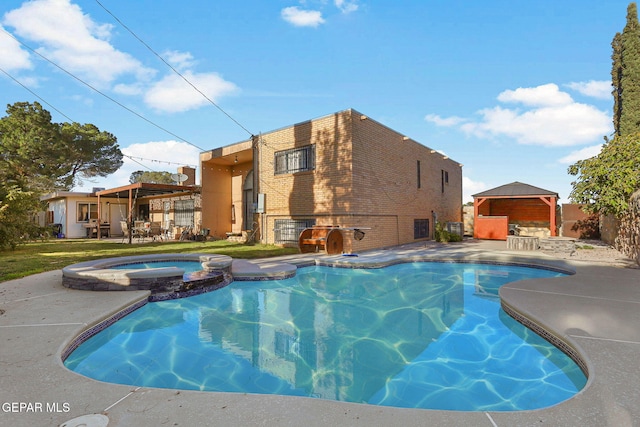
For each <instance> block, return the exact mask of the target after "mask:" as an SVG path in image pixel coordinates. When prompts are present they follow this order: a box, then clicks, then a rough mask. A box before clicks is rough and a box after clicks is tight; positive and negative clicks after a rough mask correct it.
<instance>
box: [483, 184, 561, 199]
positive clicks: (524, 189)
mask: <svg viewBox="0 0 640 427" xmlns="http://www.w3.org/2000/svg"><path fill="white" fill-rule="evenodd" d="M523 196H555V197H556V198H557V197H558V193H556V192H555V191H549V190H545V189H543V188H539V187H534V186H533V185H529V184H524V183H522V182H518V181H515V182H512V183H511V184H505V185H501V186H500V187H496V188H492V189H491V190H487V191H483V192H482V193H477V194H474V195H473V196H472V197H474V198H475V197H523Z"/></svg>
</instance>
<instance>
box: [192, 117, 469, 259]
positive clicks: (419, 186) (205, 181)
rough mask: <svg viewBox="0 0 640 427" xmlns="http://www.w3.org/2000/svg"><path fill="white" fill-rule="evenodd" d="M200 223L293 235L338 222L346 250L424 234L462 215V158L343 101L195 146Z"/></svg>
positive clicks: (287, 240) (285, 237) (293, 240)
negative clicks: (325, 110)
mask: <svg viewBox="0 0 640 427" xmlns="http://www.w3.org/2000/svg"><path fill="white" fill-rule="evenodd" d="M200 165H201V173H202V226H203V227H206V228H209V229H210V230H211V233H212V234H213V235H215V236H217V237H222V238H223V237H226V236H228V235H229V234H240V233H243V232H245V233H255V235H256V237H257V238H258V240H260V241H262V242H263V243H275V244H283V245H296V244H297V241H298V235H299V233H300V232H301V231H302V230H303V229H304V228H306V227H310V226H312V225H338V226H341V227H350V228H362V229H363V231H364V232H365V234H366V236H365V238H364V239H363V240H360V241H357V240H355V239H353V238H352V237H351V233H347V232H345V233H344V234H345V251H357V250H363V249H370V248H377V247H383V246H391V245H398V244H404V243H409V242H414V241H418V240H423V239H429V238H431V237H432V236H433V228H434V221H435V220H437V221H441V222H460V221H461V220H462V165H461V164H459V163H458V162H456V161H453V160H451V159H449V158H448V157H447V156H445V155H443V154H442V153H439V152H437V151H435V150H433V149H430V148H428V147H425V146H423V145H421V144H419V143H418V142H416V141H413V140H411V139H410V138H409V137H407V136H405V135H403V134H400V133H398V132H396V131H394V130H392V129H390V128H388V127H386V126H384V125H382V124H380V123H378V122H376V121H374V120H372V119H370V118H368V117H367V116H365V115H363V114H361V113H359V112H357V111H355V110H352V109H349V110H345V111H341V112H337V113H335V114H331V115H328V116H325V117H321V118H317V119H313V120H309V121H306V122H302V123H298V124H296V125H293V126H289V127H286V128H282V129H278V130H275V131H272V132H268V133H265V134H261V135H259V136H255V137H253V138H251V139H250V140H248V141H243V142H239V143H237V144H233V145H229V146H226V147H222V148H217V149H214V150H211V151H206V152H204V153H201V154H200Z"/></svg>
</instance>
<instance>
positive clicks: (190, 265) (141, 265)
mask: <svg viewBox="0 0 640 427" xmlns="http://www.w3.org/2000/svg"><path fill="white" fill-rule="evenodd" d="M163 267H178V268H182V269H183V270H184V274H190V273H195V272H196V271H201V270H202V264H201V263H200V262H198V261H153V262H136V263H132V264H123V265H117V266H114V267H109V268H113V269H116V270H127V269H134V270H138V269H146V268H163Z"/></svg>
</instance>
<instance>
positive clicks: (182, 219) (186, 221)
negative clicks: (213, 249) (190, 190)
mask: <svg viewBox="0 0 640 427" xmlns="http://www.w3.org/2000/svg"><path fill="white" fill-rule="evenodd" d="M173 210H174V215H175V218H174V219H175V225H176V226H177V227H187V226H193V211H194V202H193V200H176V201H175V202H174V205H173Z"/></svg>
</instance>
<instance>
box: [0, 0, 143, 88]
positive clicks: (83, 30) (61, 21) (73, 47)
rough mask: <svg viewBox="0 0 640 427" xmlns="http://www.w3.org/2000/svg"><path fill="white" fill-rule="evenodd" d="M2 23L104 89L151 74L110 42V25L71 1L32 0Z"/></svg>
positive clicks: (50, 56)
mask: <svg viewBox="0 0 640 427" xmlns="http://www.w3.org/2000/svg"><path fill="white" fill-rule="evenodd" d="M4 24H5V25H8V26H11V27H13V28H15V32H16V34H17V35H19V36H20V37H23V38H25V39H28V40H31V41H33V42H38V43H41V46H40V47H39V48H37V51H38V52H39V53H40V54H42V55H44V56H45V57H47V58H48V59H50V60H51V61H53V62H55V63H57V64H58V65H60V66H61V67H63V68H65V69H66V70H67V71H69V72H72V73H74V74H78V75H79V76H80V77H81V78H83V79H84V80H87V81H88V82H90V83H92V84H94V85H99V86H102V87H104V86H106V85H108V84H110V83H111V82H112V81H114V80H115V79H116V78H118V77H121V76H125V75H133V76H135V77H136V78H137V79H141V80H144V79H148V78H150V77H151V76H153V74H154V72H153V71H152V70H150V69H148V68H145V67H144V66H142V64H141V63H140V62H139V61H137V60H136V59H135V58H133V57H132V56H131V55H129V54H127V53H124V52H121V51H119V50H117V49H115V48H114V47H113V46H112V45H111V44H110V43H109V37H110V34H111V30H112V26H111V25H110V24H98V23H96V22H95V21H93V20H92V19H91V18H90V17H89V15H86V14H84V13H83V12H82V10H81V9H80V7H79V6H78V5H75V4H71V2H70V0H34V1H30V2H25V3H23V4H22V6H21V7H20V8H18V9H14V10H12V11H9V12H7V13H6V14H5V16H4Z"/></svg>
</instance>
